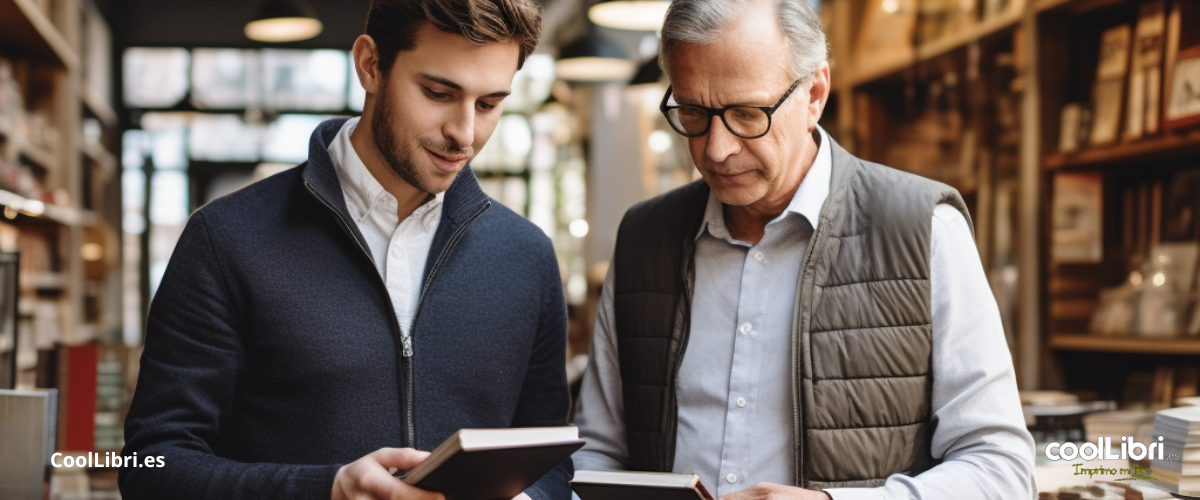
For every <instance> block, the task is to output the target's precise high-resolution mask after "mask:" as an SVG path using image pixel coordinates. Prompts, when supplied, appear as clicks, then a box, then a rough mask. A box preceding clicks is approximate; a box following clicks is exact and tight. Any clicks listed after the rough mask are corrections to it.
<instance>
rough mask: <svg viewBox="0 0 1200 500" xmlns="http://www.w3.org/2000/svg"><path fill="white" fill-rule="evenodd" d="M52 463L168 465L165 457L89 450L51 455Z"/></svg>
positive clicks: (79, 464) (56, 464) (75, 464)
mask: <svg viewBox="0 0 1200 500" xmlns="http://www.w3.org/2000/svg"><path fill="white" fill-rule="evenodd" d="M50 465H53V466H55V467H166V466H167V464H166V462H165V461H163V457H156V456H146V457H141V458H140V459H139V458H138V456H137V453H136V452H135V453H134V454H133V455H131V456H126V457H123V456H121V454H120V453H117V452H115V451H110V452H107V453H103V454H101V453H95V452H88V453H86V454H84V455H64V454H63V453H62V452H59V453H55V454H54V455H51V456H50Z"/></svg>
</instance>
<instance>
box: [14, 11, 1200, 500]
mask: <svg viewBox="0 0 1200 500" xmlns="http://www.w3.org/2000/svg"><path fill="white" fill-rule="evenodd" d="M811 1H812V2H813V6H814V7H815V8H817V9H818V11H819V12H820V14H821V18H822V20H823V23H824V27H825V30H826V33H827V34H828V37H829V41H830V43H831V46H832V61H831V63H832V75H833V92H832V95H831V96H830V99H829V103H828V105H827V107H826V110H825V113H824V115H823V117H822V119H821V124H822V126H823V127H824V128H825V130H827V131H828V132H829V134H830V135H831V136H832V137H833V138H834V139H835V140H837V141H838V142H839V143H840V144H841V145H842V146H844V147H846V148H847V149H848V150H849V151H850V152H852V153H854V154H856V155H858V156H860V157H862V158H865V159H868V160H872V161H877V162H880V163H884V164H887V165H890V166H893V167H896V168H899V169H903V170H908V171H911V172H914V173H917V174H919V175H923V176H926V177H929V178H933V179H937V180H939V181H943V182H946V183H948V184H950V185H952V186H954V187H956V188H957V189H959V190H960V192H962V194H963V196H964V198H965V199H966V201H967V204H968V206H969V208H970V211H971V215H972V218H973V220H974V223H975V227H976V237H977V245H978V249H979V254H980V256H981V258H982V262H983V266H984V268H985V270H986V272H987V275H988V277H989V279H990V282H991V286H992V289H993V291H994V292H995V296H996V300H997V302H998V304H999V307H1000V311H1001V315H1002V317H1003V321H1004V329H1005V333H1006V335H1007V337H1008V342H1009V347H1010V349H1011V352H1012V355H1013V359H1014V363H1015V368H1016V373H1017V379H1018V383H1019V385H1020V387H1021V389H1022V391H1023V392H1022V397H1023V400H1024V403H1025V404H1026V405H1027V406H1026V414H1027V417H1028V420H1029V424H1030V427H1031V429H1032V430H1034V433H1035V437H1037V438H1038V440H1039V443H1040V444H1043V445H1044V443H1046V442H1049V441H1055V440H1057V441H1070V440H1074V441H1083V440H1084V439H1088V437H1089V436H1091V435H1093V434H1094V433H1095V432H1099V431H1098V430H1097V429H1105V432H1109V431H1112V430H1113V429H1118V431H1119V432H1126V431H1127V432H1128V435H1133V433H1134V432H1135V431H1137V430H1138V429H1141V432H1144V433H1146V434H1147V435H1148V433H1149V430H1148V429H1147V428H1146V427H1147V426H1148V425H1149V423H1150V422H1152V421H1153V417H1154V414H1153V411H1154V410H1157V409H1160V408H1166V407H1171V406H1177V405H1184V404H1189V403H1191V404H1195V398H1194V396H1196V393H1197V383H1198V376H1200V375H1198V373H1200V307H1198V300H1197V299H1198V294H1197V284H1196V281H1197V280H1196V277H1197V261H1198V260H1200V220H1198V219H1197V211H1198V210H1200V129H1198V128H1197V127H1196V126H1195V125H1196V124H1200V0H811ZM368 5H369V1H368V0H337V1H335V0H251V1H244V0H241V1H235V0H206V1H203V2H201V1H196V0H177V1H171V2H163V1H155V0H0V208H2V212H3V217H2V218H0V252H2V253H0V389H16V392H11V391H9V392H4V393H2V394H0V449H5V450H7V449H15V448H12V446H16V445H15V444H14V443H16V442H17V441H16V438H15V437H14V436H21V437H22V438H28V437H29V436H30V435H34V436H36V437H38V439H42V441H38V443H43V444H41V445H39V444H36V443H35V444H33V445H30V444H29V443H24V444H23V446H26V447H30V446H32V448H33V449H36V448H37V447H38V446H44V447H49V448H50V449H57V450H61V451H64V452H69V453H74V454H83V453H86V452H93V451H94V452H106V451H116V450H119V449H120V448H121V446H122V444H123V436H122V426H123V416H124V412H125V410H126V408H127V406H128V403H129V400H130V396H131V395H132V393H133V390H134V384H135V381H136V377H137V369H138V359H139V355H140V352H141V351H140V346H141V344H142V338H143V326H144V318H145V316H146V312H147V307H148V304H149V301H150V299H151V298H152V297H153V296H154V292H155V289H156V287H157V285H158V282H159V279H160V278H161V276H162V273H163V271H164V268H165V266H166V264H167V262H168V259H169V258H170V256H171V252H172V250H173V248H174V245H175V242H176V240H177V238H178V236H179V234H180V231H181V230H182V228H183V226H184V224H185V222H186V220H187V218H188V215H189V214H190V213H192V212H193V211H194V210H196V209H197V208H199V207H201V206H203V205H204V204H205V203H207V202H209V201H211V200H213V199H214V198H216V197H219V196H222V195H225V194H227V193H230V192H232V191H234V190H237V189H240V188H242V187H244V186H246V185H247V184H249V183H252V182H255V181H256V180H259V179H262V178H263V177H265V176H269V175H271V174H273V173H276V172H279V171H281V170H283V169H287V168H291V167H292V166H294V165H295V164H297V163H299V162H301V161H304V160H305V158H306V157H307V142H308V138H309V135H310V133H311V131H312V130H313V128H314V127H315V126H316V124H318V123H319V122H321V121H322V120H324V119H327V118H329V117H334V116H353V115H355V114H357V113H359V112H360V111H361V110H362V106H363V98H364V94H363V91H362V88H361V87H360V86H359V84H358V82H357V80H356V76H355V73H354V70H353V63H352V61H351V59H350V57H349V52H348V51H349V50H350V48H351V45H352V43H353V41H354V39H355V38H356V37H357V36H358V35H359V34H360V33H361V31H362V25H363V21H364V19H365V16H366V13H367V8H368ZM542 5H543V8H544V22H543V26H544V28H543V40H542V42H541V45H540V47H539V48H538V50H537V52H536V54H535V55H534V56H532V57H531V58H529V60H528V61H527V62H526V64H525V67H524V68H523V69H522V70H521V71H520V72H519V73H518V74H517V77H516V81H515V82H514V85H513V90H514V94H513V95H512V96H511V97H510V98H509V99H508V100H507V101H506V103H505V110H504V116H503V118H502V119H501V121H500V124H499V126H498V127H497V130H496V133H495V135H494V136H493V137H492V139H491V140H490V142H489V143H488V144H487V146H486V148H485V149H484V150H483V151H481V152H480V154H479V156H478V157H477V158H476V159H475V160H474V162H473V163H472V167H473V168H474V170H475V172H476V174H477V175H478V177H479V179H480V182H481V184H482V185H483V187H484V189H485V191H487V192H488V194H490V195H491V196H492V197H493V198H495V199H496V200H498V201H499V202H500V203H503V204H505V205H506V206H508V207H509V208H511V209H513V210H515V211H517V212H518V213H521V214H524V215H525V216H526V217H528V218H529V219H530V220H531V221H533V222H534V223H535V224H536V225H537V226H538V227H540V228H541V229H542V230H544V231H545V232H546V234H547V235H549V237H550V238H551V239H552V240H553V242H554V246H555V249H556V251H557V253H558V258H559V264H560V268H561V270H562V279H563V283H564V285H565V290H566V293H567V299H568V303H569V308H570V322H571V323H570V346H569V351H570V352H569V353H568V358H569V360H570V361H569V363H568V364H569V367H568V371H569V375H570V377H571V380H572V382H573V383H577V382H578V379H579V376H580V374H581V372H582V369H583V367H584V366H586V362H587V350H588V344H589V341H590V337H591V329H592V322H593V320H594V314H595V309H596V302H597V299H598V296H599V288H600V285H601V283H602V282H603V278H604V275H605V272H606V270H607V265H608V259H609V258H610V253H611V252H612V249H613V244H614V239H615V233H616V228H617V225H618V223H619V222H620V219H621V216H622V215H623V213H624V211H625V210H626V209H627V208H628V207H629V206H631V205H632V204H634V203H636V202H638V201H641V200H643V199H646V198H649V197H652V196H655V195H657V194H660V193H663V192H666V191H668V190H670V189H672V188H675V187H678V186H680V185H683V184H685V183H687V182H690V181H692V180H694V179H698V175H697V174H696V173H695V171H694V169H693V168H692V166H691V161H690V159H689V156H688V153H687V150H686V144H685V143H684V142H683V140H682V138H681V137H679V136H678V135H676V134H675V133H673V132H671V129H670V128H669V127H668V125H667V124H666V122H665V121H664V119H663V117H662V116H661V115H660V114H659V111H658V104H659V101H660V99H661V98H662V95H663V92H664V91H665V90H666V86H667V84H666V82H665V79H664V77H663V74H662V72H661V70H660V69H659V67H658V65H657V62H656V60H655V56H656V54H657V50H658V43H659V38H658V35H657V34H656V32H657V30H658V29H659V28H660V26H661V20H662V15H663V12H664V11H665V9H666V7H667V5H668V2H666V1H663V0H631V1H621V0H604V1H599V2H596V1H594V0H543V1H542ZM280 17H291V18H292V20H291V21H281V20H279V19H278V18H280ZM45 388H53V389H56V391H57V392H56V394H54V393H46V392H44V391H39V390H38V389H45ZM48 394H49V395H48ZM37 395H41V396H37ZM22 398H24V399H22ZM1114 410H1119V411H1114ZM1085 421H1086V422H1085ZM1118 431H1113V432H1118ZM1105 435H1107V434H1105ZM1118 435H1120V434H1118ZM6 436H7V437H6ZM6 439H7V441H5V440H6ZM1143 442H1149V440H1145V441H1143ZM6 446H8V447H7V448H6ZM0 455H7V451H6V452H5V453H0ZM3 460H7V459H6V458H5V459H0V461H3ZM13 460H14V462H20V461H21V460H26V459H24V458H22V459H20V460H17V458H16V457H15V454H14V459H13ZM33 463H34V467H36V465H37V462H36V461H35V462H33ZM20 467H22V465H21V464H20V463H13V464H6V465H5V466H4V467H3V468H2V469H3V470H6V471H13V470H18V472H19V470H24V469H20ZM24 467H26V469H27V468H29V467H30V466H28V464H25V465H24ZM14 474H16V475H14ZM17 475H19V474H18V473H17V472H12V473H10V475H8V476H0V483H4V482H5V481H10V482H12V481H17V479H13V478H15V477H17ZM52 476H53V478H52V479H51V483H50V484H51V487H50V492H51V495H52V496H53V497H54V498H119V494H118V493H117V492H116V480H115V478H116V475H115V469H110V468H105V467H94V468H86V469H55V470H54V471H53V474H52ZM6 478H7V479H6ZM13 484H15V483H13ZM0 496H4V495H0Z"/></svg>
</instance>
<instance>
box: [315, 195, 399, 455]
mask: <svg viewBox="0 0 1200 500" xmlns="http://www.w3.org/2000/svg"><path fill="white" fill-rule="evenodd" d="M304 188H305V189H307V190H308V193H309V194H311V195H312V196H313V198H316V199H317V201H319V202H321V205H324V206H325V209H326V210H328V211H329V213H330V214H333V218H334V219H337V221H338V225H339V226H341V228H342V231H345V233H346V235H347V236H350V239H352V240H354V243H355V244H356V245H357V246H358V249H359V250H362V252H363V255H365V256H366V257H367V260H369V261H371V262H372V263H374V262H375V260H374V259H373V258H372V257H371V251H370V250H369V249H367V247H366V246H365V245H364V243H363V242H361V241H359V240H358V238H357V237H355V236H354V230H353V229H351V228H350V224H349V223H348V222H346V219H345V218H343V217H342V214H340V213H338V211H337V209H336V208H334V207H333V205H331V204H330V203H329V201H328V200H326V199H325V197H323V196H321V195H320V194H318V193H317V191H316V188H314V187H313V186H312V184H311V183H309V182H308V181H307V180H306V181H304ZM371 274H374V275H375V278H376V279H377V280H378V283H379V284H380V285H383V293H384V296H385V297H386V298H387V303H388V304H391V303H392V297H391V293H389V292H388V289H387V283H385V282H384V281H383V276H380V275H379V273H371ZM389 307H390V306H389ZM388 324H390V325H391V327H392V337H393V338H396V337H399V338H400V340H401V344H402V345H403V347H402V348H401V352H400V353H398V354H400V358H401V365H403V364H405V359H407V357H411V356H412V351H411V350H412V341H411V340H407V339H404V334H403V332H402V330H400V320H398V319H396V312H395V311H392V313H391V314H388ZM404 351H408V353H409V354H408V355H407V356H405V354H404ZM401 368H402V369H403V366H402V367H401ZM405 378H406V379H408V380H406V381H405V385H406V386H407V387H408V388H409V389H408V390H407V391H406V392H407V394H405V401H407V402H408V412H409V414H408V417H407V418H406V419H405V422H404V427H405V428H404V436H405V439H407V441H406V442H405V443H403V445H404V446H409V447H411V446H413V438H412V436H413V434H414V432H413V429H412V389H411V388H412V373H411V371H410V372H409V373H406V374H405Z"/></svg>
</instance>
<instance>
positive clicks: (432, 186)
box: [371, 83, 470, 195]
mask: <svg viewBox="0 0 1200 500" xmlns="http://www.w3.org/2000/svg"><path fill="white" fill-rule="evenodd" d="M384 87H385V88H386V83H385V84H384ZM389 103H390V101H389V99H388V92H387V91H384V92H380V93H379V98H378V99H376V100H375V108H374V117H373V118H372V120H371V137H372V138H373V139H374V140H375V146H376V147H377V148H378V149H379V153H380V154H381V155H383V159H384V160H385V161H387V163H388V166H390V167H391V168H392V171H393V172H396V175H399V176H400V178H401V179H404V182H406V183H408V185H410V186H412V187H415V188H417V189H419V190H421V191H422V192H425V193H429V194H431V195H433V194H437V193H440V192H442V191H445V190H446V188H448V187H449V185H448V184H447V185H446V186H445V187H443V186H440V185H437V184H440V183H438V181H444V180H445V179H446V178H447V177H452V176H453V174H449V173H444V172H443V171H441V170H438V171H437V173H435V174H434V177H435V178H433V179H422V176H421V175H419V174H418V173H417V167H416V165H415V164H414V162H413V158H412V152H411V151H406V150H405V149H403V148H402V147H401V146H400V144H398V143H397V140H396V127H395V123H394V122H393V119H392V109H391V106H390V105H389ZM418 144H419V146H420V147H424V148H429V149H431V150H433V151H438V152H446V153H448V154H459V153H462V152H463V151H467V152H468V154H469V152H470V146H468V147H466V148H463V147H462V146H459V145H458V144H455V143H453V142H447V143H440V144H439V143H436V142H434V141H431V140H429V139H426V138H423V137H422V138H420V139H419V140H418Z"/></svg>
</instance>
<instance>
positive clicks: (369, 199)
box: [329, 117, 446, 230]
mask: <svg viewBox="0 0 1200 500" xmlns="http://www.w3.org/2000/svg"><path fill="white" fill-rule="evenodd" d="M358 122H359V118H358V117H354V118H351V119H349V120H346V123H345V124H344V125H342V128H341V130H339V131H338V134H337V136H336V137H334V139H333V142H331V143H330V144H329V156H330V158H331V159H332V160H333V164H334V166H335V167H336V169H337V175H338V181H339V182H340V183H341V184H342V195H343V196H345V198H346V208H347V209H348V210H349V211H350V216H351V217H352V218H353V219H354V222H355V223H357V224H361V223H362V221H363V220H365V219H366V218H367V217H368V216H370V215H372V214H374V213H378V214H391V218H395V219H396V220H395V221H394V222H395V224H397V225H398V224H399V223H400V221H399V217H398V216H397V215H396V197H394V196H392V193H389V192H388V191H387V190H386V189H384V188H383V185H382V184H380V183H379V180H377V179H376V178H375V176H374V175H372V174H371V171H370V170H367V166H366V165H365V164H364V163H363V162H362V159H361V158H359V156H358V152H356V151H355V150H354V144H353V143H351V142H350V136H351V134H353V133H354V128H355V127H357V126H358ZM445 195H446V193H445V192H441V193H438V194H437V195H435V196H434V197H433V199H432V200H430V201H428V202H426V203H425V204H423V205H421V206H420V207H417V209H416V210H415V211H413V213H412V215H411V216H410V217H417V218H418V220H420V221H421V224H422V226H424V227H425V229H426V230H432V229H433V228H434V227H436V226H437V223H438V218H439V216H440V215H441V210H440V209H441V206H442V201H443V199H444V198H445ZM391 218H389V219H388V220H389V221H391Z"/></svg>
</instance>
